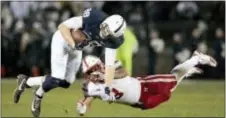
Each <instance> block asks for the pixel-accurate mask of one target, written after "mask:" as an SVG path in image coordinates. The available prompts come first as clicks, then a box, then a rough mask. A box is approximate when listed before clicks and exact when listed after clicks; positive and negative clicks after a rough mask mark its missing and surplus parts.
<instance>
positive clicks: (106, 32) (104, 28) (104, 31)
mask: <svg viewBox="0 0 226 118" xmlns="http://www.w3.org/2000/svg"><path fill="white" fill-rule="evenodd" d="M112 34H113V33H112V32H111V30H110V28H109V26H108V24H107V23H102V24H101V25H100V37H101V38H102V39H106V38H109V37H111V36H112Z"/></svg>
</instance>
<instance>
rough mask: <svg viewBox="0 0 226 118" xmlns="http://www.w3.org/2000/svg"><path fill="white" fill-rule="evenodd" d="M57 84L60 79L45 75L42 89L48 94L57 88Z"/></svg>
mask: <svg viewBox="0 0 226 118" xmlns="http://www.w3.org/2000/svg"><path fill="white" fill-rule="evenodd" d="M59 83H60V79H57V78H55V77H52V76H50V75H47V76H46V79H45V81H44V82H43V84H42V88H43V90H44V91H45V92H48V91H50V90H52V89H54V88H56V87H58V86H59Z"/></svg>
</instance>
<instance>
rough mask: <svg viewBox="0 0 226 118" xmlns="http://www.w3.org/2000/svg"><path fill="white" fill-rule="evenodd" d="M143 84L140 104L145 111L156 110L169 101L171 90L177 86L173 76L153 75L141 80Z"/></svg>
mask: <svg viewBox="0 0 226 118" xmlns="http://www.w3.org/2000/svg"><path fill="white" fill-rule="evenodd" d="M139 80H140V82H141V96H140V102H141V103H142V105H143V108H144V109H149V108H154V107H156V106H158V105H159V104H161V103H163V102H165V101H167V100H169V98H170V96H171V91H170V90H171V89H172V88H173V87H174V86H175V85H176V84H177V81H176V77H175V76H174V75H171V74H160V75H151V76H147V77H145V78H142V79H139Z"/></svg>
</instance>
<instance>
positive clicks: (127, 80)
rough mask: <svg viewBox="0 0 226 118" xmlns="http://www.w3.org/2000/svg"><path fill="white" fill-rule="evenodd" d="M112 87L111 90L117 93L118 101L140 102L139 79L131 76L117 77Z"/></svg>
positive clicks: (127, 102)
mask: <svg viewBox="0 0 226 118" xmlns="http://www.w3.org/2000/svg"><path fill="white" fill-rule="evenodd" d="M110 87H111V92H113V93H114V94H115V97H116V102H121V103H125V104H136V103H138V102H139V99H140V94H141V85H140V81H139V80H138V79H136V78H133V77H130V76H127V77H124V78H122V79H115V80H113V82H112V84H111V85H110Z"/></svg>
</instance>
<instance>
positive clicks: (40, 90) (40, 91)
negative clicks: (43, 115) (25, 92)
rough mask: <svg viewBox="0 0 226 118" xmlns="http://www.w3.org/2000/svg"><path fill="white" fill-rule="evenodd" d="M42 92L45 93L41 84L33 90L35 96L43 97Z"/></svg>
mask: <svg viewBox="0 0 226 118" xmlns="http://www.w3.org/2000/svg"><path fill="white" fill-rule="evenodd" d="M44 93H45V92H44V90H43V88H42V86H40V87H39V88H38V89H37V90H36V92H35V94H36V95H37V96H39V97H40V98H41V97H43V95H44Z"/></svg>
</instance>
